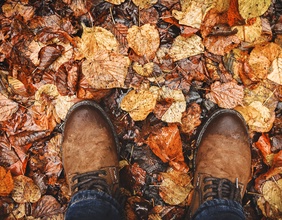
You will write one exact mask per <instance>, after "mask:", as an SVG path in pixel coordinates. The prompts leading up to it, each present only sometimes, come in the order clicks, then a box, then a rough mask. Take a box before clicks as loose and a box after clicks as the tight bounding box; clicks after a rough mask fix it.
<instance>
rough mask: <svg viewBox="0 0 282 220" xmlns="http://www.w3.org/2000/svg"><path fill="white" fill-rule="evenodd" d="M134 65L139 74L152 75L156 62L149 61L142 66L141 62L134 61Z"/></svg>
mask: <svg viewBox="0 0 282 220" xmlns="http://www.w3.org/2000/svg"><path fill="white" fill-rule="evenodd" d="M132 67H133V69H134V70H135V71H136V73H138V74H139V75H141V76H150V75H151V74H152V73H153V70H154V63H153V62H149V63H146V64H144V65H143V66H142V65H140V64H139V63H137V62H134V63H133V66H132Z"/></svg>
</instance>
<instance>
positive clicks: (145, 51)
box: [127, 24, 160, 59]
mask: <svg viewBox="0 0 282 220" xmlns="http://www.w3.org/2000/svg"><path fill="white" fill-rule="evenodd" d="M127 41H128V45H129V47H131V48H132V49H133V50H134V52H135V53H136V54H138V55H139V56H145V57H146V58H147V59H152V58H154V57H155V53H156V51H157V50H158V48H159V46H160V35H159V32H158V30H157V29H156V27H155V26H153V25H150V24H145V25H143V26H141V27H138V26H135V25H133V26H132V27H131V28H129V29H128V35H127Z"/></svg>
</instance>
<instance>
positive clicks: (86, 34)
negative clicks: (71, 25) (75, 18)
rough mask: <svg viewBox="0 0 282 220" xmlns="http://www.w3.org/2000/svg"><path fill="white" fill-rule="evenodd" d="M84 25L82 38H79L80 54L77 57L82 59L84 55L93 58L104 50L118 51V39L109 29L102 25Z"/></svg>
mask: <svg viewBox="0 0 282 220" xmlns="http://www.w3.org/2000/svg"><path fill="white" fill-rule="evenodd" d="M82 26H83V33H82V36H81V39H79V40H78V44H77V47H78V54H76V59H78V60H80V59H82V58H83V57H86V58H87V59H88V58H90V59H92V58H93V56H95V53H97V52H99V51H100V50H102V51H113V52H117V51H118V48H119V44H118V41H117V40H116V38H115V36H114V35H113V34H112V33H111V32H110V31H108V30H106V29H104V28H102V27H95V26H94V27H91V28H89V27H86V26H85V25H82Z"/></svg>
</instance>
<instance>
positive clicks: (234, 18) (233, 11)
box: [227, 0, 245, 27]
mask: <svg viewBox="0 0 282 220" xmlns="http://www.w3.org/2000/svg"><path fill="white" fill-rule="evenodd" d="M227 17H228V24H229V25H230V26H231V27H232V26H234V25H242V24H244V23H245V21H244V19H243V18H242V16H241V15H240V13H239V9H238V0H231V1H230V5H229V8H228V12H227Z"/></svg>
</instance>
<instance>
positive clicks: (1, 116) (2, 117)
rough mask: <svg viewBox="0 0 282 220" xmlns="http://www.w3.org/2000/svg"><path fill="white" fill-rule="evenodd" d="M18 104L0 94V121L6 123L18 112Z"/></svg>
mask: <svg viewBox="0 0 282 220" xmlns="http://www.w3.org/2000/svg"><path fill="white" fill-rule="evenodd" d="M18 108H19V105H18V103H16V102H14V101H12V100H10V99H8V98H7V97H6V96H4V95H2V94H1V93H0V111H1V113H0V121H6V120H8V119H10V118H11V117H12V115H13V114H14V113H15V112H16V111H17V110H18Z"/></svg>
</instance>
